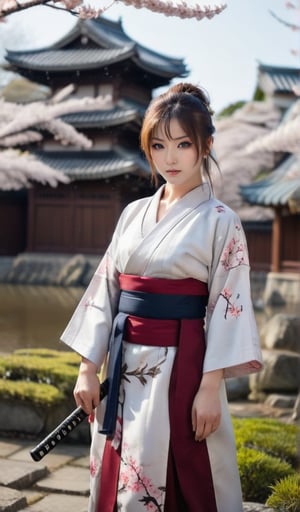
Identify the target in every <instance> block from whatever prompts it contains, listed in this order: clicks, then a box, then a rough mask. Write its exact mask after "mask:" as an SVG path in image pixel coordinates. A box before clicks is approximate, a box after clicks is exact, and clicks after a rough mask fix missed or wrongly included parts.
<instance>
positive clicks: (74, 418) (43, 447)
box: [30, 379, 108, 462]
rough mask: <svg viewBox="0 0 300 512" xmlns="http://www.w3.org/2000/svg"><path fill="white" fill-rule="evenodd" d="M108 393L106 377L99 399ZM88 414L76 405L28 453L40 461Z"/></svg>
mask: <svg viewBox="0 0 300 512" xmlns="http://www.w3.org/2000/svg"><path fill="white" fill-rule="evenodd" d="M107 393H108V379H106V380H105V381H104V382H102V384H101V386H100V400H103V398H104V397H105V396H106V395H107ZM87 416H88V414H87V413H86V412H85V411H84V410H83V409H82V407H77V409H74V411H73V412H71V414H70V415H69V416H67V418H65V419H64V420H63V421H62V422H61V423H60V424H59V425H58V426H57V427H56V428H55V429H54V430H52V432H50V434H48V435H47V436H46V437H45V438H44V439H43V440H42V441H41V442H40V443H39V444H37V445H36V446H35V448H33V449H32V450H31V451H30V455H31V457H32V458H33V460H34V461H36V462H38V461H40V460H41V459H42V458H43V457H45V455H47V454H48V453H49V452H50V451H51V450H53V448H55V446H56V445H57V444H58V443H59V442H60V441H62V439H64V438H65V437H67V436H68V435H69V434H70V433H71V432H72V430H74V428H76V427H77V426H78V425H79V424H80V423H81V422H82V421H83V420H84V419H85V418H86V417H87Z"/></svg>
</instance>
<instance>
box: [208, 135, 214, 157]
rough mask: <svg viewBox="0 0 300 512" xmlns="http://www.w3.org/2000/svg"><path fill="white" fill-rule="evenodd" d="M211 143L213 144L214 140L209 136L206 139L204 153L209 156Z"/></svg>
mask: <svg viewBox="0 0 300 512" xmlns="http://www.w3.org/2000/svg"><path fill="white" fill-rule="evenodd" d="M213 143H214V138H213V136H212V135H210V136H209V137H208V138H207V153H206V155H209V153H210V150H211V148H212V145H213Z"/></svg>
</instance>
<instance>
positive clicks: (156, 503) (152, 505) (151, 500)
mask: <svg viewBox="0 0 300 512" xmlns="http://www.w3.org/2000/svg"><path fill="white" fill-rule="evenodd" d="M127 449H128V447H127V446H126V444H125V443H124V445H123V450H122V453H123V456H122V457H121V468H120V478H119V483H120V489H119V492H126V491H131V492H133V493H135V494H140V498H139V499H138V501H140V502H141V503H143V505H144V507H145V510H147V511H151V512H162V510H163V501H164V494H165V491H166V489H165V487H164V486H158V487H157V486H155V485H154V483H153V481H152V480H151V479H150V478H149V477H147V475H145V473H144V468H143V466H141V465H139V464H138V463H137V462H136V460H135V459H134V458H133V457H132V456H130V455H129V454H128V453H127Z"/></svg>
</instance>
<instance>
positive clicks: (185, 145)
mask: <svg viewBox="0 0 300 512" xmlns="http://www.w3.org/2000/svg"><path fill="white" fill-rule="evenodd" d="M191 145H192V143H191V142H189V141H188V140H184V141H183V142H180V144H179V145H178V147H179V148H190V147H191Z"/></svg>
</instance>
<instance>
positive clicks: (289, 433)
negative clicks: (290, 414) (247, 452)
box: [233, 418, 299, 467]
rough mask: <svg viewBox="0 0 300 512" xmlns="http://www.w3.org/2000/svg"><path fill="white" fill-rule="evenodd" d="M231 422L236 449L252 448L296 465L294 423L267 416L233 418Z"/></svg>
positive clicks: (295, 429)
mask: <svg viewBox="0 0 300 512" xmlns="http://www.w3.org/2000/svg"><path fill="white" fill-rule="evenodd" d="M233 424H234V430H235V438H236V445H237V448H238V449H239V448H240V447H242V446H244V447H246V448H253V449H255V450H259V451H261V452H263V453H266V454H267V455H271V456H272V457H278V458H279V459H280V460H282V461H286V462H288V463H289V464H291V465H292V466H293V467H295V466H296V463H297V448H296V447H297V432H299V429H298V427H297V426H296V425H291V424H289V425H287V424H285V423H281V422H279V421H277V420H273V419H269V418H260V419H257V418H234V419H233Z"/></svg>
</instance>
